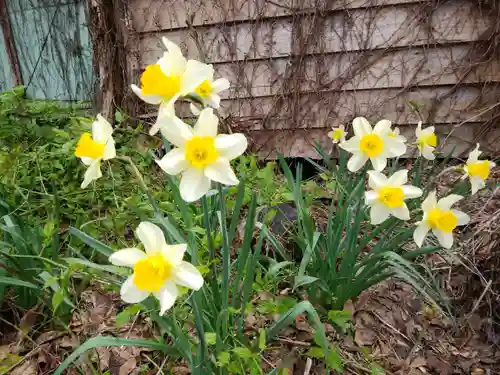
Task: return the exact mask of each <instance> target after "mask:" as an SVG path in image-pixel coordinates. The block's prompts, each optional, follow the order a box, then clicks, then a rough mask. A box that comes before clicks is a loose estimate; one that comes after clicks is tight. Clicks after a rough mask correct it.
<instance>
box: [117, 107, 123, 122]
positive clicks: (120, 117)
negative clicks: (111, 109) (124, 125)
mask: <svg viewBox="0 0 500 375" xmlns="http://www.w3.org/2000/svg"><path fill="white" fill-rule="evenodd" d="M115 121H116V122H117V123H120V122H122V121H123V115H122V113H121V112H120V111H118V110H116V112H115Z"/></svg>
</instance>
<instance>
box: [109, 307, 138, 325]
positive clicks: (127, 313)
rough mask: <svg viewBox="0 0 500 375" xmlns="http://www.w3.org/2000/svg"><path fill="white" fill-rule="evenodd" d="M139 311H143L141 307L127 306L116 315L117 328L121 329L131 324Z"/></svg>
mask: <svg viewBox="0 0 500 375" xmlns="http://www.w3.org/2000/svg"><path fill="white" fill-rule="evenodd" d="M139 311H141V305H138V304H135V305H130V306H127V307H126V308H125V309H124V310H123V311H122V312H120V313H118V314H117V315H116V323H115V324H116V327H117V328H120V327H121V326H124V325H125V324H127V323H128V322H130V320H131V319H132V317H134V316H135V315H136V314H137V313H138V312H139Z"/></svg>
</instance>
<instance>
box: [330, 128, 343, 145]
mask: <svg viewBox="0 0 500 375" xmlns="http://www.w3.org/2000/svg"><path fill="white" fill-rule="evenodd" d="M345 135H346V132H345V128H344V125H340V126H339V127H338V128H332V131H330V132H328V137H329V138H330V139H331V140H332V142H333V143H334V144H336V143H339V142H345Z"/></svg>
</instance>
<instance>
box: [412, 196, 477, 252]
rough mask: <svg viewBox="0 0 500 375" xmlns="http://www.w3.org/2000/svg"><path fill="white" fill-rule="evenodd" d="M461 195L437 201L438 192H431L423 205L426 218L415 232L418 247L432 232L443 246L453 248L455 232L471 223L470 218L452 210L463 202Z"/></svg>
mask: <svg viewBox="0 0 500 375" xmlns="http://www.w3.org/2000/svg"><path fill="white" fill-rule="evenodd" d="M462 198H463V197H462V196H461V195H456V194H450V195H448V196H447V197H444V198H441V199H440V200H439V201H438V200H437V199H436V192H435V191H433V192H431V193H430V194H429V195H428V196H427V198H426V199H425V200H424V201H423V203H422V210H423V211H424V217H423V219H422V221H421V222H420V223H418V226H417V229H415V231H414V232H413V239H414V240H415V243H416V244H417V245H418V247H421V246H422V243H423V242H424V239H425V237H426V236H427V233H428V232H429V231H430V230H432V233H434V235H435V236H436V238H437V239H438V241H439V243H440V244H441V246H443V247H444V248H446V249H449V248H451V247H452V246H453V230H454V229H455V228H456V227H457V226H458V225H465V224H467V223H468V222H469V220H470V219H469V216H468V215H467V214H465V213H463V212H461V211H458V210H454V209H452V208H451V206H453V205H454V204H455V203H457V202H458V201H459V200H461V199H462Z"/></svg>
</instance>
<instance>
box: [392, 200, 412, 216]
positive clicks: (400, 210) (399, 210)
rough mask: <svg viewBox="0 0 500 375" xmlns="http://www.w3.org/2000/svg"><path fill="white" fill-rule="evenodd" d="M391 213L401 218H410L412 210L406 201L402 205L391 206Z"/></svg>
mask: <svg viewBox="0 0 500 375" xmlns="http://www.w3.org/2000/svg"><path fill="white" fill-rule="evenodd" d="M391 215H392V216H394V217H397V218H398V219H399V220H410V211H408V207H407V206H406V204H404V203H403V205H402V206H399V207H394V208H391Z"/></svg>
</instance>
